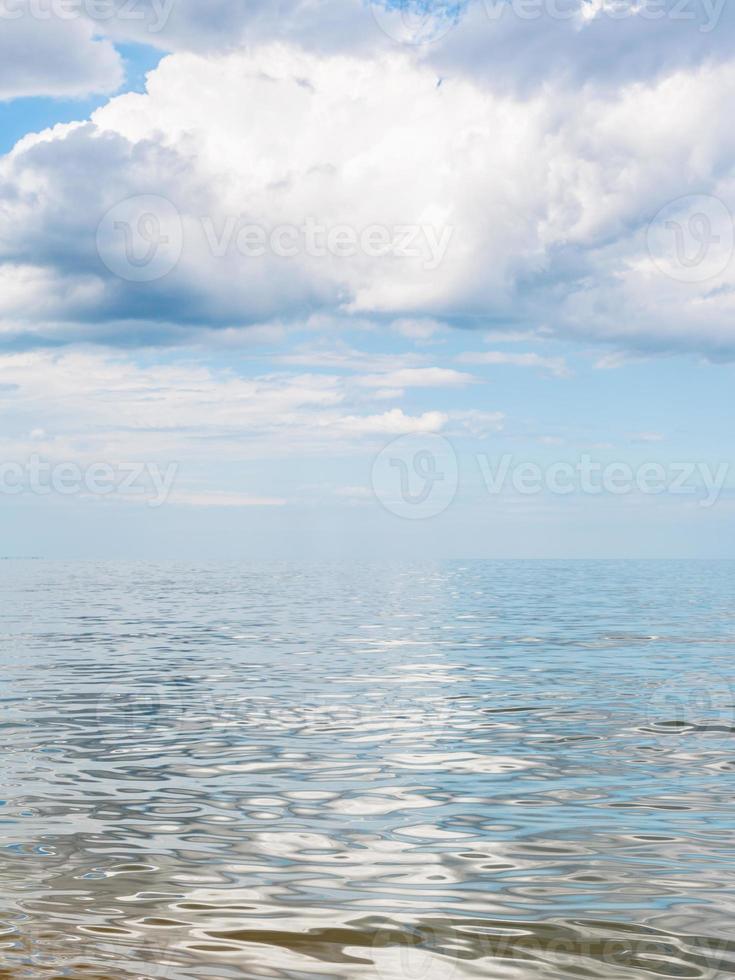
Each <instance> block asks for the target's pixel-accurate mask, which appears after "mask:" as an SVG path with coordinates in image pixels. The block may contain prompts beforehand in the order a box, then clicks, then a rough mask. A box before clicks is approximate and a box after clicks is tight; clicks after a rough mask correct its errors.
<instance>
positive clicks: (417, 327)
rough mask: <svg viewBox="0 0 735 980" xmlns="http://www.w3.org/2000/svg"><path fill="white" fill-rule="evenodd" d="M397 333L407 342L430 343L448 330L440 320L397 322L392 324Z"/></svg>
mask: <svg viewBox="0 0 735 980" xmlns="http://www.w3.org/2000/svg"><path fill="white" fill-rule="evenodd" d="M392 327H393V329H394V330H395V332H396V333H398V334H400V335H401V336H402V337H406V339H407V340H416V341H423V342H426V341H429V340H432V339H433V338H434V337H436V335H437V334H439V333H442V332H443V331H444V330H446V326H445V325H444V324H443V323H439V321H438V320H395V321H394V322H393V324H392Z"/></svg>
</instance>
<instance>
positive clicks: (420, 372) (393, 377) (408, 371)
mask: <svg viewBox="0 0 735 980" xmlns="http://www.w3.org/2000/svg"><path fill="white" fill-rule="evenodd" d="M355 380H356V382H357V384H358V385H360V386H361V387H363V388H382V389H384V388H461V387H464V386H465V385H471V384H475V383H476V382H477V378H475V377H473V376H472V375H471V374H465V373H464V372H463V371H454V370H452V368H439V367H426V368H401V369H399V370H398V371H389V372H388V373H387V374H365V375H363V376H362V377H358V378H356V379H355Z"/></svg>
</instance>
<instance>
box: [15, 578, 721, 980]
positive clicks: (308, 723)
mask: <svg viewBox="0 0 735 980" xmlns="http://www.w3.org/2000/svg"><path fill="white" fill-rule="evenodd" d="M0 577H1V579H2V583H1V584H2V599H1V600H0V615H1V616H2V622H1V623H0V635H1V639H2V645H1V648H0V657H1V658H2V661H1V662H2V679H3V686H2V690H1V693H0V698H1V699H2V702H1V703H2V714H1V715H0V723H1V724H2V736H3V737H2V747H1V748H0V797H1V805H0V877H1V880H0V886H1V887H0V978H13V980H16V978H21V977H23V978H25V977H28V978H36V977H38V978H40V977H44V978H57V977H73V978H77V977H79V978H89V980H94V978H114V980H124V978H131V977H151V978H170V980H192V978H197V980H199V978H230V977H233V978H234V977H240V978H242V977H284V978H293V980H317V978H331V977H339V978H342V977H344V978H353V977H354V978H373V977H378V978H396V980H434V978H436V980H452V978H457V980H459V978H467V977H484V978H486V977H493V978H495V977H497V978H508V980H537V978H539V980H540V978H543V980H547V978H564V980H567V978H570V977H579V978H604V980H613V978H621V980H622V978H631V980H633V978H635V980H638V978H641V977H647V976H652V977H692V978H694V977H707V978H718V977H732V976H733V974H735V939H733V938H732V923H733V921H735V914H734V913H735V900H734V896H735V835H734V834H733V824H734V822H735V821H734V820H733V803H732V801H733V792H734V788H735V742H734V741H733V732H734V731H735V708H734V707H733V702H734V700H735V698H734V697H733V687H732V667H731V664H732V658H733V651H734V649H735V625H734V624H735V619H734V614H735V563H728V562H720V563H712V564H710V563H705V562H692V563H687V562H679V563H677V562H648V563H635V562H631V563H626V562H600V563H595V562H570V563H553V562H530V563H525V562H450V563H446V564H430V563H425V564H419V565H378V564H373V565H348V564H344V565H336V564H335V565H318V564H306V563H304V564H281V563H272V564H260V565H248V564H242V565H239V564H220V565H214V564H201V565H195V564H188V565H187V564H175V563H171V564H166V563H161V564H151V563H144V564H135V563H128V564H96V563H78V564H64V563H53V562H48V563H47V562H3V563H1V564H0Z"/></svg>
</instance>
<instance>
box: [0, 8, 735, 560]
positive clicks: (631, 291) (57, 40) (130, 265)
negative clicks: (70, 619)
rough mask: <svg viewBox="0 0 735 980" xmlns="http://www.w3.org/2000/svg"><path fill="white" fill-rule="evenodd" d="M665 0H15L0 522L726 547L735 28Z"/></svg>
mask: <svg viewBox="0 0 735 980" xmlns="http://www.w3.org/2000/svg"><path fill="white" fill-rule="evenodd" d="M690 6H691V9H689V8H687V10H688V12H689V13H690V14H691V16H690V17H688V18H682V16H681V7H680V5H679V6H676V5H674V4H668V3H667V4H664V5H663V8H658V7H657V8H655V10H654V8H653V6H650V5H649V6H645V5H644V6H643V7H642V8H641V6H640V5H638V6H635V7H633V6H630V7H629V8H626V9H625V10H623V11H622V13H620V12H619V14H618V16H613V13H612V12H611V10H610V9H609V7H608V5H606V4H605V3H604V2H599V3H590V2H581V0H579V2H577V0H569V3H568V4H567V5H566V7H564V16H560V15H559V9H560V7H559V5H554V4H550V3H545V2H543V0H539V2H538V5H537V7H536V8H534V10H535V11H536V12H535V13H534V14H533V15H532V16H530V15H528V9H529V8H523V9H524V10H526V14H525V15H522V14H523V11H522V10H521V8H520V7H518V6H517V5H515V4H508V5H507V7H505V8H503V10H502V13H500V14H499V13H498V11H497V10H496V8H495V6H494V5H493V4H488V3H484V2H479V0H478V2H476V3H469V4H466V5H463V7H462V9H461V10H460V9H457V8H454V7H452V8H451V9H448V8H447V6H446V5H444V4H438V5H436V6H433V7H431V6H429V7H427V5H426V4H416V5H413V6H412V5H411V3H407V4H404V5H403V6H402V8H401V9H400V10H398V11H396V10H395V9H394V8H392V7H390V6H389V7H384V6H381V7H372V8H371V7H370V5H369V4H366V3H349V2H342V3H340V4H336V3H331V2H329V0H326V2H324V3H322V4H320V5H319V6H318V9H317V5H312V4H297V3H293V4H291V3H290V2H285V3H283V4H280V5H278V10H277V11H276V9H275V5H273V4H267V3H255V4H248V5H244V4H243V5H240V4H232V3H230V4H208V5H206V4H204V3H198V2H197V3H189V4H186V5H184V4H183V3H176V2H175V0H171V2H170V3H168V4H165V5H162V4H160V3H159V4H157V5H156V4H152V5H151V4H147V3H144V2H143V0H139V3H138V5H137V7H133V8H127V9H128V13H129V12H130V10H131V9H132V10H133V11H134V12H135V13H137V14H138V15H139V16H136V17H134V18H131V17H129V16H125V15H124V11H125V8H123V7H121V6H119V5H118V7H117V14H116V16H115V17H111V18H109V19H107V20H105V21H104V22H99V21H97V22H92V21H91V20H90V17H89V16H88V10H89V8H88V6H85V5H84V4H81V5H80V7H79V11H80V12H79V14H78V16H77V17H76V18H75V19H74V18H73V19H68V20H62V19H60V18H58V17H54V16H53V15H52V16H50V17H49V18H47V19H39V18H38V17H36V16H35V15H34V14H33V10H32V7H31V6H29V7H27V8H26V7H25V6H24V7H23V16H22V17H18V18H15V19H12V20H9V21H8V23H7V24H5V25H4V27H3V34H2V40H0V54H5V57H4V59H3V64H4V68H3V69H1V70H0V140H1V141H2V147H1V148H0V149H1V150H2V153H3V154H5V155H4V156H3V157H2V158H0V279H1V280H2V282H0V287H1V288H0V398H1V399H2V401H3V419H4V426H3V430H2V434H1V438H2V443H3V446H2V460H3V469H2V471H1V472H0V484H2V492H1V493H0V506H2V507H3V508H4V512H5V543H4V545H3V546H2V549H0V550H1V551H3V552H4V553H6V554H7V555H42V556H47V557H60V558H62V557H63V558H66V557H129V558H135V557H185V558H196V557H206V558H218V557H223V558H237V557H243V558H247V557H268V556H277V557H312V556H313V557H316V558H320V557H347V558H353V557H354V558H360V557H363V556H364V557H370V558H381V557H390V558H401V557H431V558H439V557H443V556H452V557H481V556H492V557H626V556H630V557H652V558H653V557H672V556H673V557H678V556H681V557H689V556H694V557H728V556H729V555H730V554H731V552H732V537H733V534H732V528H733V501H735V495H734V494H733V488H734V487H735V483H734V482H733V481H734V480H735V476H733V474H731V473H730V466H731V463H732V462H733V452H732V448H731V447H732V436H731V432H730V429H731V424H730V420H731V415H732V408H731V406H732V387H733V385H732V382H733V357H734V356H735V332H734V331H733V327H732V316H733V312H734V311H735V303H733V296H735V271H734V270H735V266H734V265H733V252H734V251H735V242H734V241H733V237H734V236H733V223H732V213H733V211H734V210H735V180H733V176H734V175H733V170H732V159H733V155H732V151H733V149H734V148H733V147H732V146H731V145H730V144H731V143H732V141H733V137H732V136H731V135H730V132H729V128H728V127H726V126H725V125H723V123H724V120H725V118H726V117H725V113H726V112H728V111H729V109H728V107H729V105H730V104H731V96H732V95H733V94H735V92H733V91H731V90H735V60H734V59H732V56H731V50H732V48H731V45H729V44H728V39H731V38H732V34H733V30H732V27H731V23H730V21H731V14H730V12H729V10H728V9H726V8H723V7H722V6H721V5H718V4H716V3H715V2H714V0H712V2H711V3H710V2H709V0H708V2H707V3H705V2H704V0H702V2H701V3H699V5H697V4H695V3H694V2H692V4H691V5H690ZM623 7H625V5H623ZM619 8H620V5H618V9H619ZM660 9H664V10H665V16H664V17H663V19H661V18H659V17H658V16H654V15H655V14H656V12H657V11H660ZM677 11H678V13H677ZM20 42H22V44H23V50H24V52H25V54H24V58H23V62H22V63H21V62H20V61H19V60H18V57H17V54H14V52H17V51H18V50H19V44H20ZM3 45H6V46H7V50H4V48H3ZM593 50H594V51H595V52H596V53H595V55H594V57H592V54H591V52H592V51H593ZM50 52H53V54H51V53H50ZM540 52H542V53H543V57H540ZM14 58H15V61H14V60H13V59H14ZM489 66H492V70H490V68H489ZM58 124H62V125H58ZM585 467H586V468H587V469H586V470H584V468H585ZM583 471H584V472H583ZM584 473H586V474H587V475H586V476H585V475H584ZM590 473H591V474H592V476H590ZM496 478H497V479H496ZM488 481H489V482H488ZM598 483H599V486H598Z"/></svg>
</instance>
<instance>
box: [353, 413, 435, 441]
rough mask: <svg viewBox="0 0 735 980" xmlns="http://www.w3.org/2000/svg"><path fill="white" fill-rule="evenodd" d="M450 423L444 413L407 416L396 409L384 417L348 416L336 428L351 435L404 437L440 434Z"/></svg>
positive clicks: (384, 414)
mask: <svg viewBox="0 0 735 980" xmlns="http://www.w3.org/2000/svg"><path fill="white" fill-rule="evenodd" d="M448 421H449V417H448V416H447V415H445V414H444V413H443V412H424V414H423V415H418V416H414V415H406V414H405V413H404V412H402V411H401V409H400V408H394V409H392V410H391V411H390V412H384V413H383V414H382V415H363V416H359V415H348V416H345V417H344V418H341V419H338V420H337V422H336V423H335V424H336V426H337V427H338V428H339V429H340V430H342V431H343V432H345V433H347V434H349V435H396V436H400V435H404V434H408V433H413V432H439V431H440V430H441V429H443V428H444V426H445V425H446V424H447V422H448Z"/></svg>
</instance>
